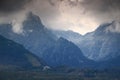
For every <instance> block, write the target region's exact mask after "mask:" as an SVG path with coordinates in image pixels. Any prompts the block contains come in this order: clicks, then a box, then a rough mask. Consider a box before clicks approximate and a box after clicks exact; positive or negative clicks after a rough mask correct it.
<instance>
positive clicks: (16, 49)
mask: <svg viewBox="0 0 120 80" xmlns="http://www.w3.org/2000/svg"><path fill="white" fill-rule="evenodd" d="M43 65H44V64H43V62H42V60H40V59H39V58H38V57H36V56H35V55H33V54H32V53H30V52H29V51H28V50H26V49H25V48H24V47H23V46H21V45H19V44H17V43H15V42H13V41H11V40H8V39H6V38H4V37H2V36H0V69H1V68H2V67H3V68H4V67H9V66H11V68H18V69H19V68H20V69H21V68H26V69H27V68H35V67H39V68H43ZM11 68H10V69H11Z"/></svg>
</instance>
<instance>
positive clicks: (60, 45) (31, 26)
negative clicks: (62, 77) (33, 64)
mask: <svg viewBox="0 0 120 80" xmlns="http://www.w3.org/2000/svg"><path fill="white" fill-rule="evenodd" d="M22 24H23V33H22V34H16V33H14V32H13V30H12V24H1V25H0V34H1V35H2V36H4V37H6V38H8V39H11V40H13V41H15V42H17V43H19V44H21V45H23V46H24V47H25V48H26V49H28V50H29V51H30V52H32V53H33V54H35V55H36V56H38V57H40V58H42V59H43V60H44V61H45V62H46V63H47V65H49V66H51V67H57V66H69V67H81V68H85V67H93V66H94V65H93V63H94V61H92V60H89V59H88V58H86V57H85V56H84V55H83V53H82V51H81V50H80V48H78V47H77V46H76V45H75V44H74V43H72V42H70V41H68V40H67V39H65V38H62V37H60V38H57V36H56V35H55V34H53V33H52V31H51V30H49V29H47V28H46V27H44V25H43V24H42V22H41V20H40V18H39V16H36V15H34V14H33V13H32V12H30V13H28V15H27V18H26V20H25V21H23V23H22Z"/></svg>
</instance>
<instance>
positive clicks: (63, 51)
mask: <svg viewBox="0 0 120 80" xmlns="http://www.w3.org/2000/svg"><path fill="white" fill-rule="evenodd" d="M43 59H44V60H45V61H46V62H47V63H48V64H49V65H52V66H68V67H69V66H71V67H80V68H86V67H87V68H88V67H89V68H90V67H93V66H94V65H93V64H94V61H92V60H89V59H87V58H86V57H85V56H84V55H83V53H82V52H81V50H80V49H79V48H78V47H77V46H76V45H75V44H73V43H72V42H69V41H67V40H66V39H64V38H62V37H60V38H59V39H58V40H57V41H56V42H55V44H54V46H53V47H52V48H49V49H48V50H46V51H45V52H44V54H43Z"/></svg>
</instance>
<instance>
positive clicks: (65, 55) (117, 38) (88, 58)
mask: <svg viewBox="0 0 120 80" xmlns="http://www.w3.org/2000/svg"><path fill="white" fill-rule="evenodd" d="M119 24H120V23H119V22H117V21H113V22H111V23H105V24H102V25H100V26H99V27H98V28H97V29H96V30H95V31H93V32H90V33H87V34H85V35H80V34H78V33H75V32H73V31H54V30H50V29H47V28H46V27H45V26H44V25H43V24H42V22H41V20H40V18H39V16H37V15H35V14H33V13H32V12H30V13H28V14H27V18H26V20H24V21H23V23H22V25H23V32H22V33H21V34H17V33H15V32H14V31H13V25H12V24H11V23H9V24H0V35H2V36H4V37H2V36H1V37H0V38H1V40H0V41H1V45H5V47H4V46H3V47H2V46H1V47H0V48H1V50H0V51H1V52H0V54H1V56H4V57H7V56H8V57H9V58H10V57H11V58H10V60H11V63H10V64H13V63H14V64H15V65H17V66H19V65H20V66H22V67H24V64H28V66H31V65H30V63H28V61H29V60H32V61H34V60H35V62H34V63H36V62H37V63H38V65H39V62H40V63H42V64H46V65H48V66H50V67H59V66H66V67H77V68H119V66H120V64H119V61H120V59H119V57H120V44H119V43H120V33H119V30H118V29H119ZM9 39H10V40H9ZM4 41H5V42H6V43H5V44H3V43H4ZM8 42H10V45H11V46H12V48H13V49H11V50H9V47H10V48H11V46H9V43H8ZM12 44H13V45H12ZM14 44H15V45H14ZM16 45H18V46H21V45H23V46H21V48H24V49H21V48H20V47H16ZM3 48H4V49H3ZM14 48H15V49H14ZM5 49H6V50H5ZM7 49H8V50H7ZM3 50H5V53H6V56H5V55H3V54H2V52H4V51H3ZM14 50H15V51H14ZM11 51H12V52H14V54H12V53H11ZM21 51H23V52H21ZM7 52H10V53H7ZM20 52H21V53H22V54H18V53H20ZM26 53H30V54H26ZM10 54H12V55H14V57H13V56H9V55H10ZM24 55H28V56H29V55H31V56H30V57H29V58H28V57H26V56H24ZM4 57H3V58H4ZM12 57H13V58H12ZM15 57H16V58H17V59H18V61H17V59H16V58H15ZM33 57H34V59H30V58H33ZM14 58H15V60H16V62H15V61H13V59H14ZM20 58H21V59H23V60H25V61H24V63H22V61H20V62H19V59H20ZM1 59H2V58H1ZM21 59H20V60H21ZM38 59H40V61H39V60H38ZM36 60H38V61H36ZM1 61H5V62H3V63H6V64H9V61H8V59H7V58H4V59H3V60H1ZM7 61H8V63H7ZM18 63H19V64H18ZM1 64H2V62H1ZM26 66H27V65H26ZM31 67H32V66H31Z"/></svg>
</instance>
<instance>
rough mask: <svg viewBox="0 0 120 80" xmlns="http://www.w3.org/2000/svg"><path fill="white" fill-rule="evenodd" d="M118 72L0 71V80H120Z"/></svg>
mask: <svg viewBox="0 0 120 80" xmlns="http://www.w3.org/2000/svg"><path fill="white" fill-rule="evenodd" d="M119 75H120V72H119V71H90V70H89V71H88V70H87V71H83V70H81V71H78V72H69V73H62V72H38V71H1V72H0V80H120V76H119Z"/></svg>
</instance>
